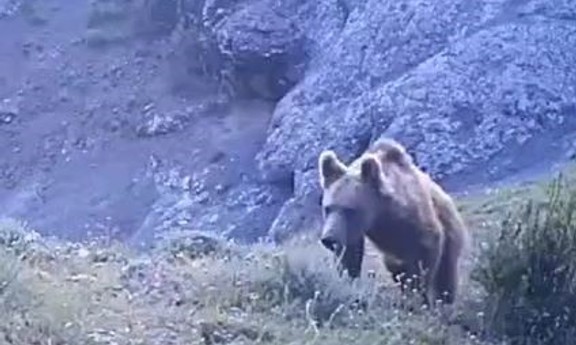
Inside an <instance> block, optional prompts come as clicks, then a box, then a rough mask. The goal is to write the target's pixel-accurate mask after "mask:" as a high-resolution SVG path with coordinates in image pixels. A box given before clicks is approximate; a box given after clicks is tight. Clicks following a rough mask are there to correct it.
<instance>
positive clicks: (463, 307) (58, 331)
mask: <svg viewBox="0 0 576 345" xmlns="http://www.w3.org/2000/svg"><path fill="white" fill-rule="evenodd" d="M568 181H571V180H568ZM569 185H571V184H570V183H567V184H566V185H565V186H566V187H565V188H562V191H563V193H564V194H565V195H564V194H562V195H561V196H558V193H556V194H554V193H553V194H552V196H550V194H547V193H546V188H542V187H543V186H544V187H545V186H546V185H537V186H530V187H522V188H516V189H509V190H504V191H498V192H496V193H491V194H489V195H476V196H473V197H469V198H466V199H461V200H459V205H460V207H461V209H462V210H463V212H464V214H465V216H466V219H467V221H468V223H469V224H470V228H471V231H472V237H473V240H474V241H473V245H472V247H471V248H469V249H470V250H469V251H468V252H467V254H466V259H465V264H464V270H463V275H464V277H463V280H462V288H461V296H460V299H459V300H458V303H456V304H455V305H454V306H450V307H441V308H438V309H435V310H422V309H419V308H416V307H415V306H416V304H414V303H413V301H411V300H410V299H409V298H406V297H402V296H401V295H400V294H399V293H398V289H396V288H395V287H394V286H392V285H391V283H390V279H389V277H388V275H387V273H386V272H385V271H382V272H378V275H377V277H376V278H368V277H367V276H363V277H362V279H361V280H360V281H357V282H354V283H350V282H348V281H347V280H346V279H343V278H340V277H338V276H337V274H336V269H335V267H334V262H333V260H332V258H331V256H330V255H329V254H328V253H326V251H325V250H323V249H322V248H321V247H320V246H319V245H318V244H317V242H316V241H315V240H311V239H302V240H300V241H294V242H292V243H289V244H286V245H284V246H282V247H279V248H273V247H270V246H267V245H264V244H260V245H253V246H240V245H234V244H229V243H226V242H224V241H221V240H220V239H218V238H211V237H209V236H208V237H207V236H205V235H203V234H198V233H179V234H176V233H175V235H174V236H172V237H166V238H165V239H163V240H162V241H161V242H160V245H159V246H158V247H157V248H156V249H155V250H154V251H152V252H151V253H149V254H146V255H141V256H139V255H136V254H135V253H132V252H130V251H129V250H127V249H126V248H124V247H123V246H122V245H120V244H114V245H111V246H103V245H101V244H97V243H90V244H82V245H79V244H71V243H62V242H60V241H57V240H50V239H46V238H42V237H39V236H37V235H36V234H35V233H34V232H32V231H31V230H30V229H27V228H26V227H25V226H23V225H22V224H20V223H17V222H14V221H9V220H4V221H2V222H0V339H2V341H3V342H5V343H7V344H298V345H304V344H415V345H424V344H448V345H451V344H458V345H466V344H500V342H498V341H497V340H496V339H505V338H508V340H507V341H508V343H511V344H560V343H561V342H560V340H559V339H560V338H562V337H564V338H566V337H568V336H569V334H571V333H570V332H571V330H570V327H569V325H567V324H564V325H563V327H564V328H563V330H562V332H561V331H558V330H556V331H555V334H557V335H558V337H556V338H554V339H552V338H550V337H549V338H545V337H544V336H542V335H543V334H548V333H550V330H551V328H550V327H549V326H550V323H549V322H548V321H549V320H548V319H547V320H548V321H547V322H548V323H542V322H540V323H538V322H539V321H538V320H539V319H537V318H535V317H534V315H545V314H546V312H547V311H546V310H544V309H545V308H544V307H546V306H555V307H557V306H559V305H562V304H564V305H565V304H566V303H568V302H573V301H572V299H571V298H572V297H571V293H573V292H574V291H573V290H571V289H572V285H571V284H570V282H572V281H571V280H570V279H572V278H573V277H574V271H575V270H574V268H575V267H576V265H575V264H574V262H573V261H576V259H573V258H574V257H576V256H574V255H573V254H574V250H576V249H575V248H576V243H574V241H573V238H574V237H575V236H572V235H571V234H573V233H572V232H571V230H572V229H573V226H572V223H570V222H568V221H567V219H568V218H566V217H567V216H566V215H568V214H570V212H569V211H568V210H570V209H571V207H572V205H573V204H574V203H571V202H568V201H569V200H572V199H570V198H571V195H576V192H574V193H572V192H571V189H570V188H568V186H569ZM556 190H557V189H556ZM527 200H535V201H536V202H535V203H532V204H531V205H540V206H541V208H542V210H544V211H542V212H544V213H546V212H545V211H546V210H548V213H546V214H549V217H548V218H546V219H549V221H548V222H542V221H541V219H542V218H538V219H539V220H538V221H536V220H535V219H536V218H535V217H534V216H533V214H531V215H527V211H526V210H527V207H529V206H526V204H525V201H527ZM554 200H556V201H554ZM558 200H561V201H558ZM562 200H564V201H562ZM567 200H568V201H567ZM574 200H576V199H574ZM518 223H520V224H523V227H522V229H523V231H520V232H519V233H522V234H524V235H522V236H518V235H514V236H513V235H512V234H517V232H514V231H509V230H510V229H516V228H517V227H514V226H511V225H510V224H518ZM551 229H552V230H551ZM500 230H502V231H500ZM553 230H554V231H553ZM556 230H557V231H556ZM549 234H556V235H557V237H554V236H552V237H551V238H556V239H559V240H557V241H553V240H552V241H548V242H547V241H545V240H546V239H549V238H550V237H549V236H548V235H549ZM570 236H572V237H570ZM503 239H504V240H503ZM534 243H537V244H538V245H534ZM528 244H532V245H528ZM540 244H542V246H547V247H542V246H540ZM554 245H555V246H556V247H554ZM550 246H552V247H550ZM550 248H554V252H555V253H556V252H557V254H558V255H557V256H555V257H554V260H555V261H549V260H548V259H547V258H548V256H546V255H543V254H546V253H547V251H549V249H550ZM510 256H512V257H510ZM546 260H548V261H546ZM545 264H552V265H556V266H558V267H560V268H564V270H563V271H562V272H564V273H563V274H564V276H563V277H564V278H565V279H563V280H562V281H561V284H560V282H559V281H555V282H551V281H549V280H547V279H549V278H550V276H549V275H547V273H546V272H548V271H549V270H548V271H547V270H545V269H542V267H544V266H543V265H545ZM538 267H539V268H540V270H536V268H538ZM511 268H515V270H513V269H511ZM503 272H504V273H503ZM518 272H520V274H519V273H518ZM518 274H519V275H518ZM471 277H472V278H474V279H472V278H471ZM519 277H520V278H519ZM523 277H528V278H523ZM522 279H529V280H528V281H529V282H530V284H532V287H533V289H532V290H531V289H529V288H526V286H525V285H522V284H520V281H518V280H522ZM534 289H538V291H536V292H537V293H536V292H534ZM554 289H555V290H554ZM552 291H555V292H554V293H552ZM535 296H536V297H535ZM519 306H521V307H522V308H523V309H521V313H519V314H516V317H511V316H510V315H515V314H514V313H513V312H514V311H517V310H519V309H517V308H518V307H519ZM555 311H558V310H556V309H555V310H553V313H552V314H553V315H555V316H557V314H554V312H555ZM511 313H512V314H511ZM562 315H566V314H562ZM535 320H536V321H535ZM535 324H536V325H537V326H541V327H540V328H538V329H537V327H536V328H535V327H534V325H535ZM547 325H548V326H547ZM527 329H528V330H532V331H533V332H532V333H531V335H530V337H529V338H527V337H523V336H520V335H519V334H518V333H519V332H526V331H527ZM560 333H561V334H560ZM530 340H534V341H533V342H530Z"/></svg>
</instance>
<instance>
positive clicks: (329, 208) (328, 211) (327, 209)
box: [324, 206, 336, 215]
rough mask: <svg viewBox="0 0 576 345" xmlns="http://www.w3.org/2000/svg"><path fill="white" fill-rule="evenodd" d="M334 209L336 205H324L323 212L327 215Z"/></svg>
mask: <svg viewBox="0 0 576 345" xmlns="http://www.w3.org/2000/svg"><path fill="white" fill-rule="evenodd" d="M334 211H336V207H335V206H325V207H324V213H326V214H327V215H328V214H330V213H332V212H334Z"/></svg>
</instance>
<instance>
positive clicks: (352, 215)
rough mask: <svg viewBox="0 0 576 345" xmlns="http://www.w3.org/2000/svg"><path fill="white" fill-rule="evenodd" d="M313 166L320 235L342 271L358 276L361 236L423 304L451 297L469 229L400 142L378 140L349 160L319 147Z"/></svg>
mask: <svg viewBox="0 0 576 345" xmlns="http://www.w3.org/2000/svg"><path fill="white" fill-rule="evenodd" d="M319 170H320V183H321V185H322V189H323V197H322V207H323V211H322V212H323V217H324V224H323V229H322V238H321V242H322V244H323V245H324V246H325V247H326V248H328V249H329V250H331V251H333V252H334V253H335V254H336V255H338V256H339V257H340V258H341V259H340V270H344V269H345V270H347V272H348V275H349V276H350V277H352V278H355V277H358V276H359V275H360V272H361V266H362V258H363V255H364V236H366V237H368V239H370V240H371V241H372V242H373V243H374V244H375V246H376V248H378V249H379V250H380V251H381V252H382V253H383V256H384V263H385V266H386V267H387V269H388V270H389V271H390V273H391V274H392V276H393V279H394V281H396V282H397V283H400V284H402V287H403V290H404V289H405V288H409V289H414V288H418V287H420V288H421V289H422V290H421V291H423V294H424V297H425V302H426V303H429V299H430V298H431V297H432V298H434V299H435V300H436V299H441V300H443V301H444V302H445V303H453V302H454V298H455V296H456V292H457V285H458V261H459V259H460V257H461V252H462V248H463V246H464V245H465V242H466V239H467V232H468V230H467V228H466V226H465V224H464V222H463V220H462V217H461V216H460V214H459V212H458V210H457V208H456V206H455V204H454V201H453V200H452V198H451V197H450V196H449V195H448V194H447V193H446V192H444V190H443V189H442V188H441V187H440V186H439V185H438V184H436V183H435V182H434V181H433V180H432V179H431V178H430V177H429V176H428V175H427V174H426V173H424V172H423V171H422V170H420V169H419V168H418V167H417V166H416V165H415V164H414V162H413V160H412V158H411V156H410V155H409V154H408V153H407V152H406V151H405V149H404V147H403V146H402V145H401V144H399V143H398V142H396V141H395V140H392V139H381V140H379V141H377V142H376V143H375V144H374V145H373V146H372V147H371V148H370V149H369V150H367V152H365V153H364V154H363V155H362V156H361V157H359V158H358V159H356V160H355V161H354V162H353V163H352V164H351V165H350V166H348V167H347V166H345V165H344V164H343V163H342V162H341V161H340V160H339V159H338V157H337V156H336V154H335V153H334V152H333V151H330V150H325V151H323V152H322V153H321V154H320V157H319ZM432 293H433V294H432Z"/></svg>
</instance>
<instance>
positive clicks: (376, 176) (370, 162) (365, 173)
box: [360, 155, 382, 187]
mask: <svg viewBox="0 0 576 345" xmlns="http://www.w3.org/2000/svg"><path fill="white" fill-rule="evenodd" d="M360 176H361V177H362V181H364V182H367V183H371V184H373V185H374V186H377V187H379V186H380V184H381V183H382V167H381V166H380V162H379V161H378V158H377V157H376V156H373V155H369V156H367V157H366V158H364V160H362V164H361V165H360Z"/></svg>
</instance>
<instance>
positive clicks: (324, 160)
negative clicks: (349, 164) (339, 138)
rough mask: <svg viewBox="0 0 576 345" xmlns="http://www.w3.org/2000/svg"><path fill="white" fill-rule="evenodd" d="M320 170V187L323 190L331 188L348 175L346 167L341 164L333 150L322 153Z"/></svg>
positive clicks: (319, 162) (319, 160) (319, 159)
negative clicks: (335, 182)
mask: <svg viewBox="0 0 576 345" xmlns="http://www.w3.org/2000/svg"><path fill="white" fill-rule="evenodd" d="M318 170H319V172H320V185H321V186H322V188H323V189H327V188H328V187H330V185H331V184H332V183H334V181H336V180H338V179H339V178H340V177H342V176H343V175H344V174H345V173H346V167H345V166H344V164H342V163H341V162H340V160H339V159H338V157H337V156H336V153H335V152H334V151H331V150H325V151H322V153H321V154H320V157H319V158H318Z"/></svg>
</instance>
